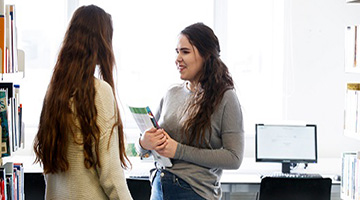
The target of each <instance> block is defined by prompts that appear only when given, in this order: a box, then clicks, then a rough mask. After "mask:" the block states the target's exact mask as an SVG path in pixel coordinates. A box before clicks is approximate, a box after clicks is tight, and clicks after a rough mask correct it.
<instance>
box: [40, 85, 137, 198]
mask: <svg viewBox="0 0 360 200" xmlns="http://www.w3.org/2000/svg"><path fill="white" fill-rule="evenodd" d="M95 90H96V95H95V104H96V108H97V112H98V117H97V124H98V126H99V128H100V132H101V133H100V144H99V157H100V162H101V168H98V167H96V169H94V168H91V169H86V168H85V166H84V153H83V146H82V145H79V144H76V143H75V140H74V139H73V137H69V138H70V139H69V140H70V143H69V149H68V153H67V158H68V161H69V166H70V167H69V170H68V171H66V172H59V173H56V174H47V175H45V181H46V194H45V199H56V200H58V199H64V200H65V199H66V200H68V199H97V200H101V199H125V200H128V199H132V198H131V195H130V192H129V190H128V187H127V184H126V179H125V176H124V171H123V169H122V168H121V162H120V158H119V144H118V131H117V129H114V132H113V133H112V135H111V129H112V126H113V124H114V123H115V99H114V95H113V93H112V90H111V87H110V85H109V84H108V83H106V82H105V81H102V80H99V79H95ZM75 134H76V141H82V140H81V138H82V134H81V133H80V130H79V129H77V132H76V133H75ZM109 142H110V143H109ZM108 143H109V146H108ZM108 147H109V148H108Z"/></svg>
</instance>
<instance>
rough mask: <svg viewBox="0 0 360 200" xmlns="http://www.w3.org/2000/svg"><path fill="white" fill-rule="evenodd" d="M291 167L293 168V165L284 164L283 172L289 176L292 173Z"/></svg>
mask: <svg viewBox="0 0 360 200" xmlns="http://www.w3.org/2000/svg"><path fill="white" fill-rule="evenodd" d="M290 166H291V163H282V166H281V172H282V173H286V174H289V173H290Z"/></svg>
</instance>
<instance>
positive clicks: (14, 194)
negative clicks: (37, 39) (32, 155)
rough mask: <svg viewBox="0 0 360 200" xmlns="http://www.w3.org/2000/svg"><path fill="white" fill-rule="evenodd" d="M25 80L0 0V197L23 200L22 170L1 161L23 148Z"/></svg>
mask: <svg viewBox="0 0 360 200" xmlns="http://www.w3.org/2000/svg"><path fill="white" fill-rule="evenodd" d="M24 77H25V52H24V51H23V50H20V49H18V48H17V27H16V10H15V5H14V4H5V3H4V0H0V133H1V136H2V137H1V139H2V141H1V148H0V150H1V152H0V198H1V199H11V200H23V199H25V196H24V167H23V163H20V162H10V161H8V162H3V161H5V160H8V159H10V158H11V157H13V156H14V154H15V152H17V151H18V150H19V149H21V148H24V127H25V125H24V123H23V121H22V103H21V101H20V91H21V84H19V82H20V81H21V79H23V78H24Z"/></svg>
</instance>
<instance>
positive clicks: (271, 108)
mask: <svg viewBox="0 0 360 200" xmlns="http://www.w3.org/2000/svg"><path fill="white" fill-rule="evenodd" d="M6 3H8V2H6ZM88 4H95V5H98V6H100V7H102V8H103V9H104V10H105V11H107V12H108V13H110V14H111V15H112V18H113V24H114V37H113V44H114V52H115V58H116V64H117V72H118V76H117V80H116V81H117V87H118V88H117V90H118V93H119V99H120V102H121V107H120V109H121V111H122V116H123V120H124V124H125V128H126V130H127V131H126V133H128V134H129V135H128V139H130V140H132V139H131V138H132V137H131V136H135V137H137V136H138V130H137V127H136V124H135V122H134V120H133V119H132V116H131V114H130V112H129V111H128V108H127V105H128V104H131V105H148V106H150V107H151V108H152V109H153V110H155V109H156V108H157V106H158V103H159V101H160V99H161V97H162V96H163V95H164V94H165V92H166V90H167V89H168V88H169V87H170V86H171V85H172V84H174V83H177V82H181V80H180V79H179V74H178V72H177V70H176V66H175V64H174V62H175V56H176V54H175V47H176V42H177V36H178V34H179V32H180V31H181V30H182V29H183V28H185V27H186V26H188V25H190V24H192V23H195V22H203V23H205V24H207V25H208V26H210V27H212V28H213V29H214V31H215V33H216V34H217V36H218V37H219V39H220V45H221V57H222V59H223V61H224V62H225V64H226V65H227V66H228V67H229V70H230V73H231V74H232V76H233V78H234V81H235V84H236V89H237V93H238V95H239V99H240V103H241V104H242V107H243V113H244V120H245V131H246V133H247V134H253V133H254V130H255V129H254V126H255V123H261V122H264V121H268V120H274V119H275V120H281V119H282V117H283V112H284V111H283V95H282V94H283V93H282V91H283V77H282V76H283V72H282V71H283V61H282V60H283V57H282V56H283V46H284V45H283V40H284V36H283V20H284V17H283V13H284V11H283V4H284V2H283V0H270V1H269V0H258V1H255V2H252V1H238V0H214V1H209V0H196V1H193V0H177V1H175V0H174V1H167V0H137V1H130V0H129V1H110V0H103V1H95V0H78V1H72V0H68V1H61V0H57V1H51V2H50V1H46V0H33V1H31V2H27V1H21V2H16V9H17V19H18V21H17V27H18V38H19V42H18V44H19V48H21V49H23V50H24V51H25V59H26V60H25V65H26V67H25V68H26V72H25V74H26V75H25V79H24V80H23V83H22V84H21V94H22V97H21V101H22V102H23V104H24V121H25V122H26V127H27V128H33V130H34V131H35V130H36V128H37V126H38V120H39V116H40V112H41V107H42V101H43V98H44V95H45V92H46V88H47V85H48V83H49V80H50V78H51V73H52V69H53V67H54V64H55V62H56V58H57V53H58V51H59V48H60V45H61V42H62V40H63V37H64V33H65V30H66V27H67V25H68V20H69V17H71V13H72V11H73V10H71V9H76V8H77V6H79V5H88ZM39 5H41V6H39ZM259 5H261V6H259ZM30 132H31V131H30ZM27 133H28V132H27ZM133 133H134V134H133ZM29 140H30V141H29ZM29 140H28V141H29V142H31V141H32V139H31V138H29ZM28 146H29V145H28Z"/></svg>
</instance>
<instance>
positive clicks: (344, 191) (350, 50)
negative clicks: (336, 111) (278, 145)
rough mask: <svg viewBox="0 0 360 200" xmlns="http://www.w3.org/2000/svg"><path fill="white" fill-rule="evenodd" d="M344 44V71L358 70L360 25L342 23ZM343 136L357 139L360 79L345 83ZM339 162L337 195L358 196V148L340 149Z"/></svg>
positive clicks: (344, 199)
mask: <svg viewBox="0 0 360 200" xmlns="http://www.w3.org/2000/svg"><path fill="white" fill-rule="evenodd" d="M346 3H349V4H352V3H360V0H346ZM344 47H345V51H344V52H345V54H344V56H345V57H344V58H345V62H344V63H345V72H347V73H351V74H355V73H360V25H356V24H355V25H348V26H346V28H345V45H344ZM344 136H346V137H348V138H351V139H354V140H359V141H360V82H357V83H356V82H355V83H346V93H345V109H344ZM341 162H342V163H341V164H342V170H341V187H340V198H341V199H342V200H355V199H360V150H359V151H358V152H343V153H342V155H341Z"/></svg>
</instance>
